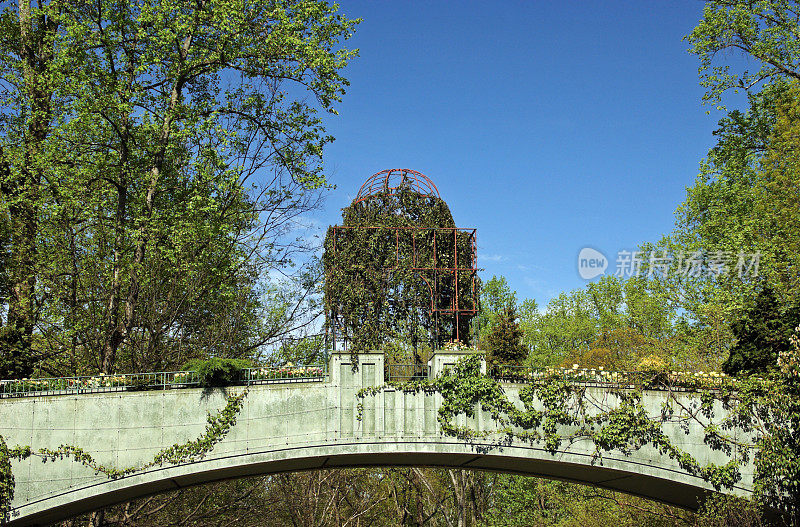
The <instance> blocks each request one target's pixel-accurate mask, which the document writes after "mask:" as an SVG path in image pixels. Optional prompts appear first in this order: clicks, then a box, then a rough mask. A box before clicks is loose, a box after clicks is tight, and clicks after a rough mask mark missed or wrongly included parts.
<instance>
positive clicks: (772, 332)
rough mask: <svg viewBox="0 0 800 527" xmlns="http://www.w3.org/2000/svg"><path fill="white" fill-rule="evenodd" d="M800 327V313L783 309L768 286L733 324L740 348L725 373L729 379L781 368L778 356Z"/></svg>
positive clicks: (733, 350)
mask: <svg viewBox="0 0 800 527" xmlns="http://www.w3.org/2000/svg"><path fill="white" fill-rule="evenodd" d="M798 324H800V309H798V307H797V306H796V305H795V306H789V307H783V306H781V305H780V303H779V302H778V299H777V298H776V296H775V292H774V291H773V290H772V289H771V288H770V287H769V286H766V287H764V289H763V290H762V291H761V292H760V293H759V294H758V296H757V297H756V299H755V302H754V303H753V304H752V305H751V306H749V307H748V308H747V309H745V310H744V312H743V313H742V315H741V316H740V317H739V318H738V319H736V320H734V321H733V322H732V331H733V335H734V337H735V338H736V344H734V345H733V347H732V348H731V350H730V354H729V356H728V359H727V360H726V361H725V363H724V364H723V365H722V369H723V371H724V372H725V373H727V374H729V375H737V374H742V373H745V374H752V373H765V372H767V371H768V370H774V369H775V368H777V367H778V355H779V353H780V352H781V351H784V350H785V349H786V343H787V342H789V339H790V338H791V336H792V334H793V331H794V328H795V327H796V326H797V325H798Z"/></svg>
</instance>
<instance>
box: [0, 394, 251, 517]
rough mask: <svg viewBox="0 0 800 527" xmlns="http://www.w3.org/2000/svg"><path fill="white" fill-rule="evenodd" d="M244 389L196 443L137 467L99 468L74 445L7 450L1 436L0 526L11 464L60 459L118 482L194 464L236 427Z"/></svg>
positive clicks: (10, 492)
mask: <svg viewBox="0 0 800 527" xmlns="http://www.w3.org/2000/svg"><path fill="white" fill-rule="evenodd" d="M246 396H247V389H245V390H244V391H243V392H242V393H239V394H234V395H231V396H229V397H228V399H227V403H226V404H225V407H224V408H222V409H221V410H220V411H219V412H217V413H216V414H211V413H210V412H209V414H208V416H207V418H206V421H207V422H206V429H205V432H203V434H202V435H201V436H200V437H198V438H197V439H195V440H192V441H189V442H187V443H183V444H175V445H172V446H170V447H167V448H165V449H162V450H161V451H159V452H158V453H157V454H156V455H155V456H154V457H153V460H152V461H150V462H149V463H146V464H144V465H141V466H137V467H126V468H117V467H113V466H109V465H102V464H100V463H99V462H97V460H95V459H94V458H93V457H92V456H91V454H89V453H88V452H86V451H85V450H83V449H82V448H80V447H77V446H74V445H60V446H59V447H58V448H56V449H49V448H40V449H38V450H33V449H32V448H31V447H30V446H17V447H14V448H13V449H9V448H8V447H7V445H6V443H5V441H4V439H3V436H0V525H4V524H5V523H6V522H7V521H8V520H9V511H10V509H11V502H12V501H13V499H14V475H13V474H12V472H11V460H12V459H17V460H19V461H22V460H24V459H27V458H29V457H31V456H35V457H39V458H41V460H42V463H47V462H48V461H51V462H52V461H56V460H63V459H72V460H73V461H75V462H77V463H80V464H81V465H84V466H86V467H89V468H90V469H92V470H94V472H95V474H105V475H106V476H107V477H108V478H109V479H119V478H122V477H124V476H128V475H130V474H133V473H135V472H140V471H142V470H146V469H148V468H152V467H155V466H163V465H164V464H167V463H168V464H172V465H178V464H181V463H193V462H195V461H197V460H199V459H202V458H204V457H205V456H206V455H207V454H208V453H209V452H211V451H212V450H213V449H214V447H215V446H216V445H217V444H218V443H219V442H220V441H222V440H223V439H224V438H225V436H227V435H228V432H230V430H231V428H233V426H234V425H235V424H236V417H237V416H238V415H239V412H240V411H241V409H242V405H243V404H244V399H245V397H246Z"/></svg>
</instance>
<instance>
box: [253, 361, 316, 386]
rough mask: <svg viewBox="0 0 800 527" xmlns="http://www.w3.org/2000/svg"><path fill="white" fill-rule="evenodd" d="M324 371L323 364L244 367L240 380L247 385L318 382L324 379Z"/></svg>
mask: <svg viewBox="0 0 800 527" xmlns="http://www.w3.org/2000/svg"><path fill="white" fill-rule="evenodd" d="M325 373H326V372H325V366H324V365H322V364H310V365H308V366H265V367H263V368H245V369H244V370H242V382H243V383H244V384H247V385H248V386H249V385H251V384H269V383H276V382H280V383H287V382H319V381H322V380H324V379H325Z"/></svg>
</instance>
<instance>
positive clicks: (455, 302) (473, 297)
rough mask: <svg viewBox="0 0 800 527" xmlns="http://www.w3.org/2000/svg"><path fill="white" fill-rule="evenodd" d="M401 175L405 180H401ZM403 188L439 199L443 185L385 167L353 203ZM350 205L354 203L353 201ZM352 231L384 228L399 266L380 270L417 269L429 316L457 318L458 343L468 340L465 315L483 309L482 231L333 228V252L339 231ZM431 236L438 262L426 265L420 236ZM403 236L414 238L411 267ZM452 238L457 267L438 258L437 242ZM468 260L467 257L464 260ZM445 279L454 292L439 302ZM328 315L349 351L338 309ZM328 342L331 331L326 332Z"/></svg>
mask: <svg viewBox="0 0 800 527" xmlns="http://www.w3.org/2000/svg"><path fill="white" fill-rule="evenodd" d="M397 178H400V180H399V182H398V181H397ZM400 189H408V190H411V191H413V192H416V193H418V194H421V195H423V196H429V197H432V198H436V199H442V198H441V196H440V195H439V189H438V188H437V187H436V185H435V184H434V183H433V181H431V180H430V179H429V178H428V177H427V176H426V175H425V174H422V173H421V172H417V171H416V170H411V169H408V168H393V169H389V170H382V171H381V172H378V173H377V174H373V175H372V176H371V177H370V178H369V179H367V181H366V182H365V183H364V184H363V185H361V189H360V190H359V191H358V195H357V196H356V198H355V199H354V200H353V202H352V204H356V203H359V202H361V201H364V200H366V199H369V198H370V197H373V196H376V195H378V194H381V195H390V196H393V195H396V194H397V193H398V191H399V190H400ZM352 204H351V205H352ZM350 230H356V231H358V230H379V231H382V232H383V233H384V235H385V236H386V240H387V242H388V244H389V245H394V246H395V259H394V260H395V261H394V265H391V264H390V265H389V266H388V267H386V268H384V269H380V270H377V269H376V270H375V271H376V272H388V271H392V270H397V269H404V270H408V271H413V272H414V273H415V274H416V276H417V277H418V278H420V279H421V280H422V281H423V282H424V283H425V284H426V285H427V287H428V291H429V292H430V297H431V304H430V310H429V312H430V314H431V315H433V316H434V317H436V318H437V320H438V317H440V316H447V317H452V320H453V334H452V338H454V339H455V341H457V342H458V341H461V340H462V339H463V338H467V335H461V333H460V330H459V327H460V318H461V317H462V316H475V315H477V313H478V303H479V291H478V243H477V229H474V228H459V227H420V226H406V227H378V226H343V225H333V226H331V232H332V235H333V247H332V250H333V252H334V253H336V252H337V250H338V247H337V237H338V234H339V233H340V232H343V231H350ZM426 235H428V236H430V238H431V241H432V248H433V255H434V257H433V261H432V262H428V263H427V264H426V263H423V262H421V261H420V260H421V258H420V256H419V253H418V249H417V247H418V245H417V240H418V238H422V237H425V236H426ZM459 235H462V236H465V237H466V239H467V240H468V241H467V243H468V244H469V245H468V247H469V248H468V252H467V254H466V255H465V256H466V258H465V259H461V260H459V257H458V241H457V240H458V237H459ZM401 237H403V238H406V237H410V240H411V250H412V253H411V254H412V256H411V265H410V266H404V265H401V261H400V260H401V259H400V245H401V243H402V242H401ZM449 239H452V241H453V254H452V258H453V265H447V264H444V263H443V262H441V261H439V260H438V252H437V250H436V248H437V241H444V240H448V241H449ZM465 260H466V261H465ZM464 275H466V276H467V277H468V280H469V283H470V286H469V287H468V288H467V290H466V291H464V290H463V289H462V288H461V287H460V285H459V277H462V276H464ZM443 280H452V281H453V287H454V295H453V297H452V298H451V299H450V303H449V305H441V304H440V303H439V302H438V299H439V298H440V295H441V293H440V285H441V283H442V281H443ZM466 300H469V301H470V302H469V304H468V305H469V306H470V307H466V306H465V305H464V301H466ZM326 317H327V318H328V320H329V322H330V329H331V337H332V341H331V342H332V348H333V350H334V351H336V350H337V341H338V340H339V339H340V338H342V343H343V345H344V348H343V349H347V336H346V335H341V334H337V333H338V332H337V327H338V326H340V325H341V324H340V323H339V320H338V318H337V316H336V315H335V313H332V312H327V311H326ZM325 333H326V340H327V335H328V330H327V329H326V330H325ZM438 338H439V336H438V335H435V336H434V340H438Z"/></svg>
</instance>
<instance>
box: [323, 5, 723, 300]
mask: <svg viewBox="0 0 800 527" xmlns="http://www.w3.org/2000/svg"><path fill="white" fill-rule="evenodd" d="M340 6H341V11H342V12H343V13H344V14H346V15H347V16H349V17H351V18H356V17H360V18H363V22H362V23H361V24H360V25H359V26H358V28H357V30H356V35H355V37H354V38H353V39H352V40H351V41H350V42H349V45H350V46H351V47H357V48H359V49H360V56H359V57H358V58H356V59H354V60H353V62H352V63H351V65H350V66H349V67H348V68H347V69H346V70H345V76H346V77H347V78H348V79H349V80H350V82H351V86H350V88H349V89H348V93H347V95H346V96H345V99H344V102H343V103H342V104H341V105H339V106H338V110H339V116H331V117H330V118H328V119H327V127H328V131H329V132H330V133H331V134H332V135H333V136H335V137H336V141H335V142H334V143H333V144H332V145H330V146H329V147H328V148H327V149H326V151H325V167H326V172H327V174H328V175H329V177H330V181H331V182H332V183H333V184H335V185H336V186H337V188H336V189H335V190H334V191H332V192H330V193H329V195H328V198H327V200H326V203H325V206H324V209H323V210H321V211H319V212H318V213H317V214H316V216H315V220H317V221H319V222H320V223H321V224H322V225H328V224H335V223H339V222H340V219H341V208H343V207H345V206H347V205H348V204H349V203H350V201H351V200H352V198H353V197H354V196H355V194H356V193H357V191H358V188H359V187H360V185H361V183H363V181H364V180H366V179H367V178H368V177H369V176H370V175H372V174H374V173H376V172H379V171H381V170H383V169H387V168H411V169H414V170H418V171H420V172H422V173H424V174H426V175H427V176H428V177H430V178H431V179H432V180H433V182H434V183H436V185H437V186H438V188H439V191H440V194H441V196H442V197H443V198H444V199H445V201H447V203H448V204H449V206H450V208H451V210H452V212H453V216H454V218H455V221H456V224H457V225H458V226H460V227H476V228H477V229H478V254H479V264H480V266H481V267H483V268H484V269H485V270H484V271H483V272H482V276H484V277H485V278H489V277H491V276H492V275H493V274H496V275H504V276H506V278H507V279H508V281H509V283H510V285H511V287H512V288H513V289H515V290H516V291H517V293H518V297H519V298H520V299H524V298H535V299H536V301H537V302H538V303H539V305H540V306H542V307H543V305H544V304H546V302H547V301H548V300H550V299H551V298H552V297H554V296H556V295H557V294H558V293H559V292H561V291H567V290H571V289H576V288H579V287H582V286H583V285H584V284H585V283H586V282H585V281H584V280H582V279H581V278H580V276H579V275H578V272H577V266H576V259H577V255H578V252H579V251H580V249H581V248H582V247H585V246H591V247H594V248H596V249H599V250H601V251H602V252H603V253H604V254H606V255H607V256H609V257H610V258H611V260H612V261H611V265H610V269H609V271H610V272H613V267H614V261H613V260H614V259H615V257H616V252H617V251H618V250H621V249H628V250H630V249H634V248H635V247H636V246H637V245H638V244H639V243H641V242H643V241H648V240H656V239H658V238H659V237H660V236H661V235H662V234H664V233H666V232H668V231H670V230H671V229H672V226H673V223H674V211H675V209H676V207H677V206H678V205H679V204H680V202H681V201H682V200H683V199H684V196H685V187H686V186H688V185H691V184H692V183H693V181H694V179H695V176H696V175H697V172H698V167H699V162H700V160H701V159H702V158H703V157H704V156H705V154H706V153H707V151H708V149H709V147H711V146H712V145H713V139H714V138H713V136H712V134H711V132H712V131H713V130H714V128H715V127H716V122H717V120H718V119H719V117H720V114H719V113H718V112H716V111H712V112H711V114H710V115H708V114H707V113H706V112H707V110H709V108H708V107H706V106H703V105H702V103H701V97H702V94H703V89H702V87H700V85H699V82H698V74H697V66H698V60H697V58H696V57H695V56H693V55H690V54H689V53H687V51H686V50H687V48H688V43H687V42H685V41H683V40H682V37H683V36H684V35H685V34H687V33H688V32H689V31H691V29H692V28H693V27H694V26H695V25H696V24H697V22H698V20H700V18H701V14H702V8H703V4H702V2H700V1H697V0H692V1H677V0H674V1H669V2H641V1H629V2H618V1H602V2H601V1H586V0H584V1H582V2H578V1H575V2H408V1H402V2H388V1H386V2H383V1H381V2H376V1H373V2H368V1H349V0H344V1H341V2H340Z"/></svg>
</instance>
